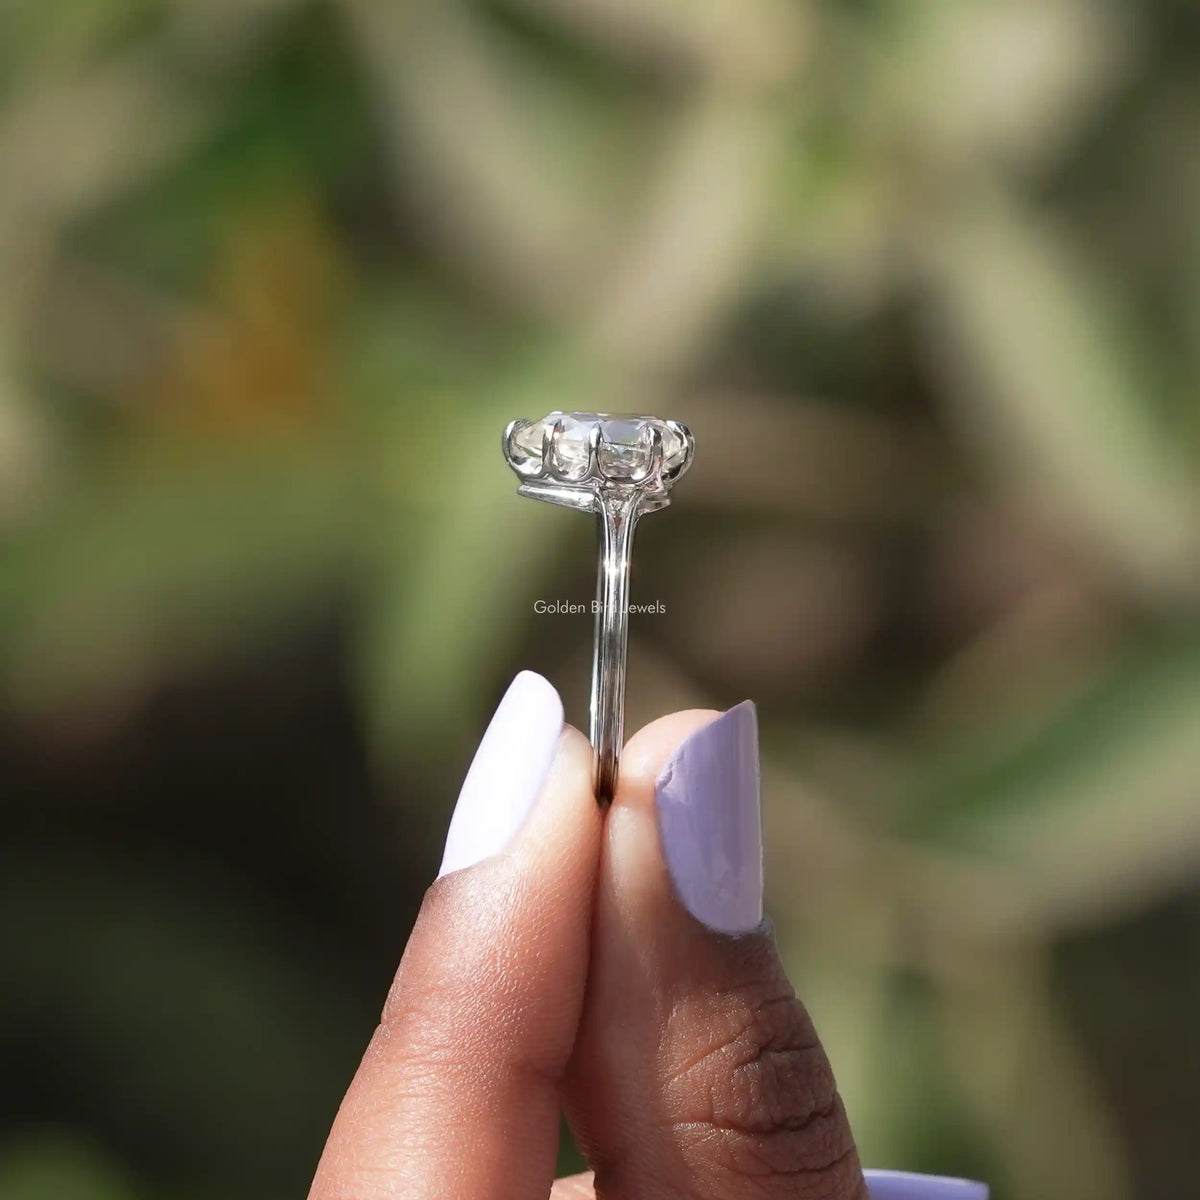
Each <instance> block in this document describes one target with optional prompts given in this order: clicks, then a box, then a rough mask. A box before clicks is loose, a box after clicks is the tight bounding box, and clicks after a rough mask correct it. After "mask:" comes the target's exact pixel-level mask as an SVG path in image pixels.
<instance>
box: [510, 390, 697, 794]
mask: <svg viewBox="0 0 1200 1200" xmlns="http://www.w3.org/2000/svg"><path fill="white" fill-rule="evenodd" d="M503 446H504V456H505V458H506V459H507V460H508V465H509V466H510V467H512V469H513V470H514V471H515V472H516V474H517V476H518V477H519V478H520V480H521V486H520V487H519V488H518V489H517V490H518V492H519V493H520V494H521V495H522V496H530V497H532V498H533V499H535V500H548V501H549V502H550V503H551V504H565V505H567V507H569V508H581V509H583V510H585V511H586V512H594V513H596V515H597V516H598V517H599V518H600V573H599V578H598V580H597V585H596V606H595V607H596V641H595V649H594V653H593V657H592V701H591V731H590V737H591V741H592V747H593V749H594V750H595V752H596V772H595V785H596V799H597V800H598V801H599V802H600V804H601V805H602V806H607V805H608V804H610V803H611V802H612V798H613V795H614V793H615V792H616V787H617V771H618V767H619V765H620V759H621V745H622V741H623V737H624V728H625V654H626V644H627V641H628V635H629V563H630V556H631V553H632V549H633V532H634V529H635V528H636V526H637V523H638V520H639V518H641V517H642V515H643V514H645V513H650V512H657V511H658V510H659V509H660V508H666V507H667V505H668V504H670V503H671V497H670V491H671V488H672V486H673V485H674V484H675V483H676V482H677V481H678V480H679V479H680V477H681V476H682V475H683V474H684V472H685V471H686V470H687V469H688V467H689V466H691V463H692V455H693V452H694V450H695V439H694V438H693V437H692V433H691V430H689V429H688V428H687V426H686V425H681V424H680V423H679V422H678V421H663V420H660V419H659V418H658V417H624V416H609V415H608V414H607V413H578V412H577V413H562V412H553V413H551V414H550V415H549V416H548V417H543V418H542V419H541V420H540V421H524V420H518V421H512V422H510V423H509V426H508V428H507V429H505V431H504V439H503Z"/></svg>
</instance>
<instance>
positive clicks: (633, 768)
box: [613, 708, 724, 806]
mask: <svg viewBox="0 0 1200 1200" xmlns="http://www.w3.org/2000/svg"><path fill="white" fill-rule="evenodd" d="M723 715H724V714H723V713H722V712H721V711H720V710H719V709H714V708H689V709H684V710H683V711H681V712H675V713H668V714H667V715H666V716H664V717H659V718H658V719H657V720H654V721H651V722H650V724H649V725H646V726H643V728H641V729H639V730H638V731H637V733H635V734H634V735H633V737H631V738H630V739H629V742H628V743H627V744H626V746H625V751H624V753H623V755H622V757H621V777H620V779H619V780H618V783H617V794H616V796H615V797H614V798H613V804H614V806H617V805H626V806H628V805H641V806H644V805H648V804H650V803H652V802H653V799H654V787H655V783H656V782H657V780H658V777H659V775H660V774H661V773H662V770H663V768H664V767H665V766H666V765H667V764H668V763H669V762H670V761H671V759H672V758H674V756H675V754H676V752H677V751H678V750H679V749H680V747H681V746H683V744H684V743H685V742H686V741H687V740H688V739H689V738H690V737H691V736H692V735H693V734H695V733H696V732H697V731H698V730H700V729H703V728H704V727H705V726H706V725H711V724H712V723H713V722H714V721H716V720H717V719H718V718H720V717H721V716H723Z"/></svg>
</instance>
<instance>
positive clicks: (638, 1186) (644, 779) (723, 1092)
mask: <svg viewBox="0 0 1200 1200" xmlns="http://www.w3.org/2000/svg"><path fill="white" fill-rule="evenodd" d="M758 784H759V770H758V729H757V721H756V716H755V711H754V706H753V705H752V704H749V703H747V704H741V705H738V707H737V708H734V709H731V710H730V711H729V712H727V713H725V714H723V715H722V714H718V713H713V712H686V713H678V714H676V715H674V716H671V717H664V718H663V719H662V720H660V721H656V722H655V723H654V724H653V725H650V726H648V727H647V728H646V729H644V730H642V731H641V733H639V734H637V736H636V737H634V738H633V740H632V741H631V742H630V743H629V746H628V747H627V748H626V751H625V755H624V759H623V763H622V770H621V782H620V785H619V788H618V794H617V796H616V797H615V800H614V803H613V806H612V808H611V810H610V812H609V816H608V823H607V828H606V833H605V843H604V848H603V851H602V855H601V865H600V874H599V877H598V879H597V883H596V912H595V918H594V922H593V930H592V958H591V968H590V970H591V975H590V978H589V983H588V996H587V1000H586V1006H585V1010H584V1016H583V1021H582V1024H581V1026H580V1033H579V1041H578V1043H577V1045H576V1051H575V1057H574V1058H573V1060H572V1064H571V1067H570V1070H569V1081H568V1085H567V1090H566V1103H567V1111H568V1115H569V1117H570V1118H571V1123H572V1125H573V1126H574V1127H575V1132H576V1135H577V1137H578V1139H579V1141H580V1144H581V1145H582V1147H583V1149H584V1151H585V1153H586V1154H587V1156H588V1159H589V1161H590V1162H591V1164H592V1166H593V1167H594V1168H595V1172H596V1174H595V1195H596V1197H597V1200H662V1198H663V1197H677V1196H720V1197H722V1200H785V1198H786V1200H866V1197H867V1196H868V1194H869V1196H870V1197H871V1200H986V1196H987V1189H986V1188H985V1187H983V1186H981V1185H979V1184H975V1183H971V1182H968V1181H964V1180H949V1179H929V1178H925V1177H919V1176H912V1175H901V1174H897V1173H891V1172H868V1173H867V1177H866V1179H865V1180H864V1175H863V1171H862V1169H861V1168H860V1166H859V1161H858V1154H857V1152H856V1151H855V1147H854V1138H853V1136H852V1135H851V1132H850V1125H849V1122H848V1121H847V1119H846V1112H845V1109H844V1108H843V1107H842V1102H841V1100H840V1099H839V1097H838V1093H837V1088H836V1087H835V1085H834V1080H833V1072H832V1071H831V1070H830V1066H829V1060H828V1059H827V1058H826V1056H825V1052H824V1050H823V1049H822V1048H821V1043H820V1041H819V1039H818V1037H817V1033H816V1030H815V1029H814V1028H813V1025H812V1022H811V1021H810V1020H809V1017H808V1013H807V1012H805V1010H804V1007H803V1005H802V1004H801V1003H800V1001H799V1000H797V999H796V996H795V993H794V992H793V990H792V986H791V984H790V983H789V982H788V979H787V976H786V974H785V972H784V969H783V965H782V964H781V962H780V960H779V956H778V954H777V953H776V951H775V945H774V942H773V940H772V938H771V933H770V929H769V927H768V926H767V925H766V924H765V923H764V922H763V920H762V834H761V830H760V819H759V786H758ZM868 1185H869V1192H868ZM576 1186H585V1185H583V1184H579V1185H576Z"/></svg>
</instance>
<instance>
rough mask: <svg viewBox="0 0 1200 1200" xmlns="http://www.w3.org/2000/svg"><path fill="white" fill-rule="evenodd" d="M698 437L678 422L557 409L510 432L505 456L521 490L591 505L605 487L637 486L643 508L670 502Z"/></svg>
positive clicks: (578, 505) (614, 489)
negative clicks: (670, 492) (671, 493)
mask: <svg viewBox="0 0 1200 1200" xmlns="http://www.w3.org/2000/svg"><path fill="white" fill-rule="evenodd" d="M693 449H694V441H693V438H692V434H691V431H690V430H689V429H688V428H687V426H686V425H682V424H681V423H680V422H678V421H664V420H662V419H660V418H658V417H637V416H613V415H610V414H608V413H585V412H572V413H567V412H553V413H551V414H550V415H549V416H546V417H543V418H542V419H541V420H540V421H525V420H517V421H513V422H511V423H510V424H509V426H508V428H507V429H506V430H505V431H504V456H505V458H506V459H507V460H508V465H509V466H510V467H511V468H512V469H513V471H514V472H515V473H516V475H517V476H518V478H519V479H520V480H521V487H520V489H519V490H520V492H521V493H522V494H523V495H527V496H532V497H536V498H538V499H542V500H549V501H551V502H552V503H556V504H566V505H569V506H570V507H573V508H587V509H593V508H595V507H596V504H597V502H598V501H599V499H600V496H601V495H602V494H603V493H606V492H629V491H636V492H637V493H638V495H639V496H640V499H641V504H640V506H639V507H640V509H641V511H642V512H652V511H654V510H655V509H658V508H665V507H666V505H667V504H668V503H669V497H668V492H669V490H670V488H671V485H672V484H674V483H675V481H676V480H678V479H679V478H680V477H681V476H682V475H683V474H684V472H685V471H686V470H687V469H688V467H689V466H691V462H692V453H693Z"/></svg>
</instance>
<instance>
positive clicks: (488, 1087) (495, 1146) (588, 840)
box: [309, 674, 601, 1200]
mask: <svg viewBox="0 0 1200 1200" xmlns="http://www.w3.org/2000/svg"><path fill="white" fill-rule="evenodd" d="M560 735H561V736H560ZM552 757H553V766H551V767H550V769H549V774H548V776H547V777H545V779H544V782H543V779H542V778H541V777H542V776H545V766H546V764H548V763H549V762H550V760H551V758H552ZM591 762H592V755H591V750H590V748H589V746H588V744H587V742H586V740H585V739H584V738H583V736H582V734H580V733H578V732H577V731H576V730H574V729H570V728H567V729H566V730H565V731H564V730H563V727H562V706H561V703H560V702H559V700H558V696H557V694H556V693H555V692H554V689H553V688H552V687H551V686H550V684H549V683H547V682H546V681H545V680H544V679H541V678H540V677H538V676H531V675H528V674H524V675H521V676H518V677H517V680H516V681H515V682H514V684H513V686H512V688H510V690H509V693H508V695H507V696H506V697H505V699H504V701H503V702H502V703H501V705H500V708H499V709H498V710H497V713H496V716H495V717H494V718H493V721H492V725H491V726H490V727H489V731H488V733H487V734H486V735H485V737H484V741H483V743H482V744H481V746H480V750H479V752H478V754H477V755H476V759H475V762H474V764H473V765H472V769H471V772H470V774H469V775H468V779H467V783H466V784H465V785H464V788H463V792H462V795H461V796H460V799H459V804H458V807H457V809H456V813H455V817H454V821H453V823H452V831H451V844H450V845H449V846H448V849H447V860H446V864H445V869H449V868H454V867H461V868H462V869H455V870H450V873H449V874H446V875H444V877H443V878H441V879H439V881H438V882H437V883H435V884H434V886H433V887H432V888H430V890H429V892H428V894H427V896H426V899H425V903H424V905H423V907H422V910H421V914H420V916H419V917H418V919H417V924H416V927H415V928H414V930H413V933H412V936H411V938H410V939H409V943H408V946H407V948H406V950H405V952H404V959H403V962H402V963H401V965H400V970H399V972H398V973H397V975H396V980H395V983H394V984H393V986H392V990H391V993H390V995H389V996H388V1000H387V1003H386V1005H385V1008H384V1012H383V1016H382V1018H381V1021H380V1024H379V1027H378V1029H377V1030H376V1031H375V1035H374V1037H373V1038H372V1039H371V1043H370V1046H369V1047H368V1048H367V1052H366V1055H365V1056H364V1058H363V1060H362V1064H361V1066H360V1067H359V1070H358V1074H357V1075H356V1076H355V1079H354V1082H353V1084H352V1085H351V1087H350V1090H349V1092H348V1093H347V1095H346V1099H345V1101H344V1102H343V1104H342V1107H341V1110H340V1112H339V1113H338V1116H337V1120H336V1121H335V1123H334V1127H333V1130H332V1132H331V1133H330V1136H329V1141H328V1143H327V1145H326V1147H325V1153H324V1155H323V1156H322V1158H321V1162H320V1165H319V1166H318V1169H317V1174H316V1179H315V1180H314V1182H313V1185H312V1190H311V1192H310V1193H309V1200H347V1198H348V1197H354V1200H384V1198H385V1197H388V1198H394V1197H396V1196H404V1197H405V1200H435V1198H437V1200H442V1198H444V1197H446V1196H454V1197H459V1198H461V1200H484V1198H485V1197H487V1198H489V1200H490V1198H491V1197H494V1196H511V1197H530V1198H531V1200H532V1198H533V1197H545V1196H546V1195H548V1193H549V1191H550V1185H551V1181H552V1179H553V1174H554V1166H555V1160H556V1157H557V1150H558V1134H559V1094H558V1085H559V1080H560V1079H561V1077H562V1074H563V1071H564V1070H565V1067H566V1063H567V1060H568V1058H569V1056H570V1053H571V1049H572V1046H573V1045H574V1041H575V1032H576V1025H577V1023H578V1020H579V1013H580V1009H581V1006H582V1003H583V992H584V983H585V979H586V974H587V956H588V925H589V920H590V915H591V902H592V886H593V881H594V877H595V872H596V864H597V861H598V857H599V841H600V827H601V819H600V813H599V811H598V809H597V807H596V802H595V800H594V799H593V797H592V787H591ZM539 764H541V766H540V767H539ZM531 792H532V793H533V794H536V795H537V800H536V803H534V802H533V795H531V794H530V793H531ZM518 793H519V794H518ZM531 804H532V810H531V811H530V805H531ZM526 813H528V815H527V816H526ZM498 818H499V825H497V819H498ZM509 825H515V826H519V830H518V831H517V832H516V834H515V837H513V838H512V840H511V841H509V842H508V843H507V844H506V845H505V846H504V848H503V849H502V851H501V852H500V853H498V854H492V853H490V851H493V850H499V849H501V848H500V847H499V846H497V845H496V842H497V840H498V838H497V835H498V834H499V835H503V834H505V833H506V832H512V831H511V830H508V829H507V828H506V827H507V826H509ZM500 840H503V838H501V839H500ZM480 854H485V855H487V856H486V857H484V858H483V859H482V860H481V861H474V860H476V859H478V857H479V855H480ZM464 864H469V865H464Z"/></svg>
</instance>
